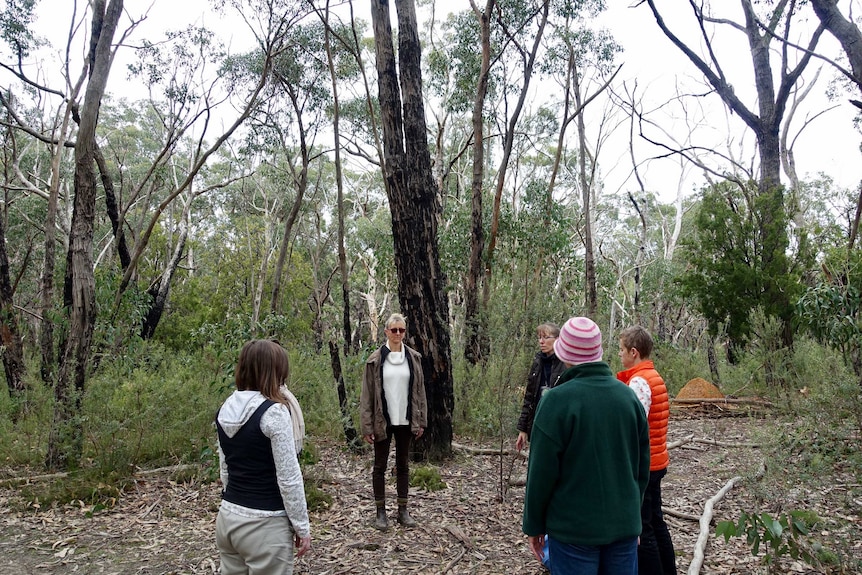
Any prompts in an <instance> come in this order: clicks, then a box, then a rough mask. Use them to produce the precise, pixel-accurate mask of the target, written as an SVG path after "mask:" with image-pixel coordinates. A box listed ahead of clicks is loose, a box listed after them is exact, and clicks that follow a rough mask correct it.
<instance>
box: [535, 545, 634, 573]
mask: <svg viewBox="0 0 862 575" xmlns="http://www.w3.org/2000/svg"><path fill="white" fill-rule="evenodd" d="M549 539H550V542H549V551H550V553H551V573H552V574H553V575H637V573H638V538H637V537H632V538H630V539H622V540H620V541H614V542H613V543H608V544H607V545H570V544H568V543H561V542H559V541H557V540H555V539H554V538H552V537H549Z"/></svg>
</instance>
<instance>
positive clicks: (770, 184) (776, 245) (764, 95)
mask: <svg viewBox="0 0 862 575" xmlns="http://www.w3.org/2000/svg"><path fill="white" fill-rule="evenodd" d="M645 1H646V3H647V5H648V6H649V9H650V11H651V13H652V15H653V17H654V19H655V22H656V24H657V25H658V27H659V28H660V29H661V31H662V33H663V34H664V35H665V36H666V37H667V38H668V39H669V40H670V41H671V42H672V43H673V44H674V45H675V46H676V47H677V48H678V49H679V50H680V51H681V52H682V53H683V54H684V55H685V56H686V58H688V60H689V61H690V62H691V63H692V64H693V65H694V66H695V67H696V68H697V70H698V71H699V72H700V73H701V74H703V76H704V77H705V78H706V81H707V82H708V83H709V85H710V86H711V87H712V89H713V90H714V91H715V93H716V94H717V95H718V96H719V97H720V98H721V100H722V101H723V102H724V104H725V105H726V106H727V107H728V108H729V109H730V110H731V111H732V112H733V113H734V114H736V115H737V116H738V117H739V118H740V119H741V120H742V121H743V122H744V123H745V125H746V126H747V127H748V128H749V129H750V130H751V131H752V132H753V133H754V136H755V138H756V139H757V151H758V157H759V163H760V167H759V176H758V178H757V194H758V196H759V197H758V198H757V202H756V204H752V205H751V207H752V208H754V209H755V210H756V216H757V220H758V222H759V225H760V226H761V228H762V229H763V231H764V233H763V235H762V237H761V240H762V253H763V257H762V258H758V259H757V261H758V262H759V267H758V268H757V269H756V270H754V271H755V272H756V273H758V274H759V275H760V276H761V277H762V278H763V282H762V283H761V284H760V285H759V286H758V287H759V288H760V289H761V290H762V291H761V292H760V294H759V295H758V297H759V301H760V302H761V303H762V304H763V308H764V310H765V311H766V313H767V314H769V315H771V316H775V317H779V318H780V319H781V320H782V322H783V326H784V329H783V340H784V343H785V345H790V344H791V343H792V341H793V329H792V324H791V322H792V317H793V307H792V305H791V299H792V290H790V291H789V290H788V289H787V288H788V287H789V286H790V285H791V284H792V282H791V281H790V276H789V271H790V263H789V261H788V257H787V249H788V245H789V240H788V230H787V212H786V205H785V194H784V188H783V186H782V183H781V143H780V142H781V140H780V130H781V122H782V119H783V118H784V115H785V112H786V110H787V105H788V101H789V99H790V97H791V95H792V93H793V91H794V90H795V89H796V87H797V83H798V81H799V79H800V78H801V77H802V74H803V72H804V71H805V69H806V67H807V66H808V63H809V62H810V60H811V58H812V56H813V54H814V53H815V50H816V48H817V44H818V42H819V40H820V37H821V36H822V34H823V31H824V30H825V27H824V26H823V25H822V24H821V25H819V26H818V27H817V28H816V29H814V30H813V31H812V32H810V33H809V34H807V35H806V36H807V40H805V41H803V42H800V44H802V46H797V45H794V47H793V48H791V47H790V46H789V45H788V44H786V43H781V42H780V41H779V40H777V38H779V37H790V36H791V31H793V30H795V29H796V26H797V25H799V24H800V22H801V20H802V15H801V7H800V4H801V3H799V2H797V0H778V1H777V2H771V3H767V4H765V5H764V4H758V3H756V2H752V0H740V1H739V7H740V8H741V11H742V21H741V22H737V21H735V20H733V19H732V18H728V17H725V13H713V12H710V11H709V7H704V6H702V5H701V4H698V3H696V2H694V1H690V2H689V5H690V8H691V11H690V19H691V20H690V21H691V25H692V27H693V29H697V30H699V31H700V34H699V37H698V39H697V42H699V44H700V46H702V49H703V52H702V53H698V51H696V48H695V47H694V46H696V44H695V41H694V40H689V41H686V40H683V39H682V38H681V36H680V35H679V34H678V33H676V32H674V31H672V30H671V28H670V26H669V25H668V24H667V23H666V21H665V19H664V14H666V13H667V11H668V10H669V9H667V8H659V4H660V3H659V2H657V1H656V0H645ZM723 8H726V6H723ZM758 8H761V9H762V10H763V12H761V13H758ZM713 10H717V8H715V7H713ZM722 25H723V26H729V27H730V29H731V30H732V31H735V32H737V33H741V34H742V35H743V37H744V38H745V41H746V43H747V47H748V52H749V55H750V57H751V70H752V72H753V74H754V87H755V90H756V94H754V96H755V97H756V106H757V110H756V111H754V110H753V109H752V108H751V107H749V105H746V104H745V102H744V98H745V95H744V94H743V93H742V91H740V93H737V92H736V91H735V90H734V87H733V85H732V84H731V81H732V79H731V77H730V76H729V75H728V71H729V70H730V68H729V67H726V63H725V65H722V63H721V61H720V60H719V56H720V55H721V54H720V49H719V47H718V46H717V45H716V42H715V31H716V28H717V27H720V26H722ZM775 45H779V46H778V48H777V49H775V48H774V46H775ZM794 57H795V58H794ZM732 65H733V66H736V65H737V61H736V60H733V63H732ZM775 65H777V66H778V70H776V71H775V72H773V66H775ZM739 185H740V191H741V192H742V193H743V194H748V193H749V190H747V189H746V187H747V184H746V183H745V182H739ZM719 257H720V258H724V257H727V256H723V255H720V254H719ZM741 307H745V306H741ZM735 323H736V324H737V325H739V324H740V322H739V321H736V322H735Z"/></svg>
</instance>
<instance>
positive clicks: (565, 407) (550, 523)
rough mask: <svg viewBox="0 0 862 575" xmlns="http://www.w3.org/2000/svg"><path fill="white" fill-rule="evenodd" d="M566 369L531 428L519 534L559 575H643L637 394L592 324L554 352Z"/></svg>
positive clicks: (646, 458) (643, 450)
mask: <svg viewBox="0 0 862 575" xmlns="http://www.w3.org/2000/svg"><path fill="white" fill-rule="evenodd" d="M554 351H555V353H556V354H557V357H559V358H560V360H561V361H562V362H563V363H565V364H566V365H567V366H569V368H568V369H566V371H564V372H563V375H562V376H561V377H560V383H559V384H557V386H556V387H554V388H553V389H550V390H548V391H547V392H545V394H544V397H543V398H542V400H541V402H540V403H539V408H538V410H537V412H536V418H535V421H534V422H533V433H532V442H531V445H530V461H529V464H528V467H527V487H526V491H525V494H524V514H523V521H522V530H523V532H524V533H525V534H526V535H527V536H528V538H529V545H530V550H531V551H532V552H533V555H534V556H535V557H536V558H537V559H539V560H540V561H541V559H542V547H543V545H544V540H545V538H546V535H545V534H546V533H547V538H548V539H549V548H550V559H551V572H552V573H553V574H554V575H583V574H585V573H590V574H600V575H605V574H607V575H637V570H638V563H637V559H638V557H637V546H638V536H639V535H640V533H641V513H640V511H641V501H642V500H643V496H644V493H645V492H646V488H647V483H648V482H649V476H650V470H649V467H650V443H649V426H648V424H647V417H646V414H645V413H644V409H643V406H642V405H641V404H640V402H639V401H638V398H637V396H636V395H635V393H634V391H632V389H631V388H629V387H627V386H625V385H622V384H621V383H620V382H619V380H617V379H616V378H615V377H614V374H613V372H611V369H610V366H609V365H608V364H607V363H605V362H603V361H601V360H602V334H601V332H600V331H599V327H598V326H597V325H596V324H595V322H593V321H592V320H590V319H589V318H585V317H573V318H571V319H570V320H569V321H567V322H566V323H565V325H564V326H563V328H562V329H561V330H560V335H559V337H558V338H557V341H556V342H555V343H554Z"/></svg>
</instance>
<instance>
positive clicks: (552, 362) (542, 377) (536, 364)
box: [515, 323, 566, 451]
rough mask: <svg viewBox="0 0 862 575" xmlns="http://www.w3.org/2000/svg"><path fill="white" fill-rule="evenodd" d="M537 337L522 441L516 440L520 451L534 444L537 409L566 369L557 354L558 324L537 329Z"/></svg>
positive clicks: (520, 431)
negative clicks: (529, 443)
mask: <svg viewBox="0 0 862 575" xmlns="http://www.w3.org/2000/svg"><path fill="white" fill-rule="evenodd" d="M536 335H537V336H538V338H539V351H538V353H536V357H535V359H533V365H531V366H530V373H529V374H528V375H527V387H526V389H525V390H524V403H523V405H522V406H521V416H520V417H519V418H518V439H516V440H515V449H517V450H518V451H521V450H523V449H524V447H526V446H527V442H528V441H529V440H530V432H531V431H532V429H533V418H534V417H535V416H536V407H537V406H538V405H539V399H541V397H542V393H544V392H545V390H546V389H551V388H552V387H554V386H555V385H557V382H558V381H559V379H560V374H561V373H563V370H564V369H565V368H566V366H564V365H563V362H561V361H560V360H559V359H558V358H557V356H556V354H555V353H554V342H555V341H557V337H558V336H559V335H560V328H559V326H557V324H555V323H543V324H542V325H540V326H539V327H537V328H536Z"/></svg>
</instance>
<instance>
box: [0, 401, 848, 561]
mask: <svg viewBox="0 0 862 575" xmlns="http://www.w3.org/2000/svg"><path fill="white" fill-rule="evenodd" d="M675 415H676V417H674V418H673V419H672V421H671V427H670V436H669V441H670V442H673V441H680V440H683V439H686V438H689V437H694V438H698V439H702V440H705V441H691V440H688V441H682V442H681V444H680V446H679V447H677V448H675V449H673V450H672V451H671V466H670V468H669V472H668V475H667V476H666V478H665V479H664V481H663V482H662V485H663V491H664V504H665V507H666V508H669V509H671V510H673V511H674V512H676V513H677V514H678V515H679V516H675V515H668V518H667V519H668V522H669V525H670V528H671V534H672V536H673V541H674V545H675V547H676V552H677V567H678V570H679V572H680V573H685V572H686V571H687V569H688V567H689V565H690V564H691V562H692V559H693V553H694V549H695V542H696V540H697V537H698V533H699V526H698V524H697V523H696V522H695V521H692V520H691V518H697V517H700V515H701V513H702V512H703V509H704V505H705V503H706V502H707V500H709V499H710V498H711V497H713V496H714V495H715V493H716V492H718V491H719V490H720V489H721V488H722V486H724V485H725V484H726V483H727V482H728V481H729V480H730V479H731V478H733V477H735V476H737V475H738V476H742V477H743V480H742V481H740V482H739V483H738V484H737V485H735V486H734V488H733V489H732V490H731V491H730V492H728V493H727V494H726V495H725V496H724V497H723V498H722V499H721V501H718V502H717V503H716V505H715V508H714V509H713V513H714V515H715V517H714V520H715V521H723V520H730V521H736V520H737V519H738V517H739V515H740V512H742V511H748V512H751V511H755V510H756V509H755V501H756V498H760V499H761V500H762V501H764V503H761V507H760V509H761V510H766V511H769V512H771V513H777V512H779V511H782V510H783V511H788V510H790V509H807V510H810V511H814V512H816V513H817V514H818V515H819V516H820V517H821V518H823V520H824V523H823V525H821V526H820V527H819V528H818V530H817V531H816V532H815V533H813V534H812V539H814V540H817V541H819V542H820V543H822V544H823V545H824V546H825V547H826V548H827V549H829V550H831V551H832V552H834V553H835V554H836V555H837V556H838V557H839V558H840V559H841V565H832V566H831V567H820V568H817V569H814V568H811V567H809V566H807V565H805V564H803V563H801V562H798V561H793V560H791V559H789V558H782V560H781V566H782V569H781V572H786V573H809V574H811V573H841V572H843V573H858V572H860V570H859V569H860V568H859V566H860V565H862V518H860V516H862V486H860V484H859V482H858V479H857V478H856V477H854V476H852V475H851V474H848V473H846V472H843V471H842V470H840V469H837V470H835V472H834V473H831V474H824V475H823V476H818V477H812V478H810V482H806V483H805V484H804V485H803V484H797V485H793V486H792V487H787V488H780V487H778V486H772V487H770V486H762V485H761V486H752V485H750V484H749V483H750V482H751V481H756V479H754V478H755V477H757V473H758V470H759V469H760V468H761V466H762V460H763V457H762V453H761V451H760V448H759V447H757V445H759V444H760V443H762V442H763V440H764V438H763V436H762V435H759V434H760V433H763V429H764V427H765V426H766V421H765V420H763V419H759V418H749V417H738V416H737V417H715V416H709V415H708V414H703V413H699V414H690V413H688V412H684V413H680V414H675ZM458 441H459V443H461V444H464V445H467V446H471V447H473V448H476V449H480V450H483V451H480V452H476V453H465V452H464V451H463V450H459V452H457V453H456V455H455V456H454V457H453V458H452V459H451V460H450V461H448V462H446V463H444V464H442V465H440V466H439V467H438V470H439V472H440V475H441V477H442V479H443V481H445V482H446V484H447V486H448V487H447V488H446V489H444V490H442V491H435V492H424V491H422V490H412V491H411V513H412V514H413V515H414V517H416V518H417V519H418V520H419V522H420V525H419V526H418V527H417V528H414V529H403V528H401V527H400V526H398V525H397V524H396V523H395V522H394V521H393V524H394V527H393V528H392V529H391V530H390V531H389V532H387V533H380V532H378V531H375V530H374V529H372V528H371V526H370V522H371V519H372V517H373V508H374V505H373V501H372V499H371V495H370V493H371V486H370V472H371V470H370V465H371V454H370V453H365V454H360V455H355V454H353V453H351V452H350V451H349V450H347V449H346V448H343V447H342V446H340V445H338V444H336V443H335V442H331V441H319V440H318V441H317V442H316V443H317V446H318V449H319V452H320V462H319V463H317V464H316V465H314V466H311V467H310V468H309V471H307V473H310V474H314V475H315V476H316V477H317V478H318V479H319V480H320V481H321V486H322V488H323V489H324V490H325V491H326V492H328V493H329V494H330V495H331V496H332V498H333V502H332V505H331V506H330V507H329V508H328V509H326V510H324V511H319V512H315V513H313V514H312V529H313V532H312V538H313V550H312V552H311V553H310V554H309V555H307V556H306V557H303V558H302V559H300V560H298V561H297V562H296V569H295V572H296V573H298V574H316V575H324V574H325V575H336V574H362V575H376V574H400V573H423V574H424V573H429V574H430V573H452V574H458V573H465V574H466V573H471V574H472V573H475V574H489V575H504V574H505V575H510V574H523V575H539V574H541V573H543V572H544V571H543V570H542V568H541V567H540V566H539V564H538V563H537V562H536V561H535V559H533V557H532V556H531V555H530V553H529V550H528V548H527V545H526V538H525V537H524V536H523V535H522V534H521V510H522V505H523V495H524V489H523V487H518V486H514V487H513V486H511V485H510V480H512V479H515V478H516V477H519V476H523V475H524V473H525V470H526V461H525V460H524V459H523V458H518V457H514V456H512V455H511V454H507V455H505V456H504V457H503V459H502V462H501V458H500V457H499V456H494V455H488V454H487V451H488V450H494V449H499V448H500V446H499V444H498V445H493V444H491V443H490V442H489V443H483V444H480V443H477V442H471V441H469V440H466V439H464V438H459V440H458ZM512 441H514V438H512ZM504 449H505V450H510V449H511V445H508V444H507V445H506V446H504ZM787 464H788V465H792V458H788V459H787ZM12 471H13V470H0V478H3V477H9V476H10V475H12ZM14 471H15V475H19V474H20V473H21V470H14ZM501 486H502V487H501ZM501 488H502V489H505V494H504V496H503V497H502V498H501ZM389 492H390V493H389V494H390V495H392V502H391V503H392V504H391V505H390V506H389V507H390V509H389V510H390V512H391V514H393V515H394V512H395V509H394V507H395V506H394V486H392V487H391V488H390V489H389ZM770 493H771V494H775V493H781V495H780V497H778V499H780V500H775V501H769V500H768V497H769V496H768V495H767V496H766V498H764V494H770ZM218 504H219V488H218V485H217V484H215V483H209V484H199V483H186V484H182V483H177V482H174V481H171V480H170V478H169V476H168V475H159V474H150V475H146V476H142V477H140V478H139V479H138V480H137V481H136V482H135V484H134V486H133V487H132V488H131V489H130V490H128V491H127V492H126V493H124V494H123V495H122V496H121V497H120V498H119V500H118V501H117V503H116V505H115V506H113V507H111V508H109V509H93V508H91V507H88V506H84V505H64V506H58V507H51V508H47V509H39V508H37V507H35V506H33V505H28V504H27V503H26V502H25V501H23V500H22V498H21V497H20V494H19V491H18V490H17V488H16V487H14V486H3V487H0V573H3V574H6V573H9V574H17V573H28V574H59V573H76V574H83V575H90V574H92V575H96V574H104V575H109V574H110V575H120V574H161V575H168V574H170V575H181V574H188V575H199V574H212V573H217V572H218V553H217V551H216V548H215V542H214V537H213V532H214V528H215V517H216V511H217V509H218ZM710 531H711V533H710V536H709V540H708V543H707V547H706V553H705V557H704V560H703V565H702V567H701V569H700V573H702V574H710V573H712V574H736V573H766V569H765V567H764V566H763V565H762V561H761V560H762V552H761V556H760V557H755V556H752V554H751V552H750V549H749V548H748V547H747V545H746V543H745V540H744V538H735V539H731V540H730V541H729V542H727V543H725V541H724V540H723V539H716V538H715V536H714V533H715V525H714V524H713V525H712V527H711V530H710ZM842 565H843V567H842ZM841 569H843V571H842V570H841Z"/></svg>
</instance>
